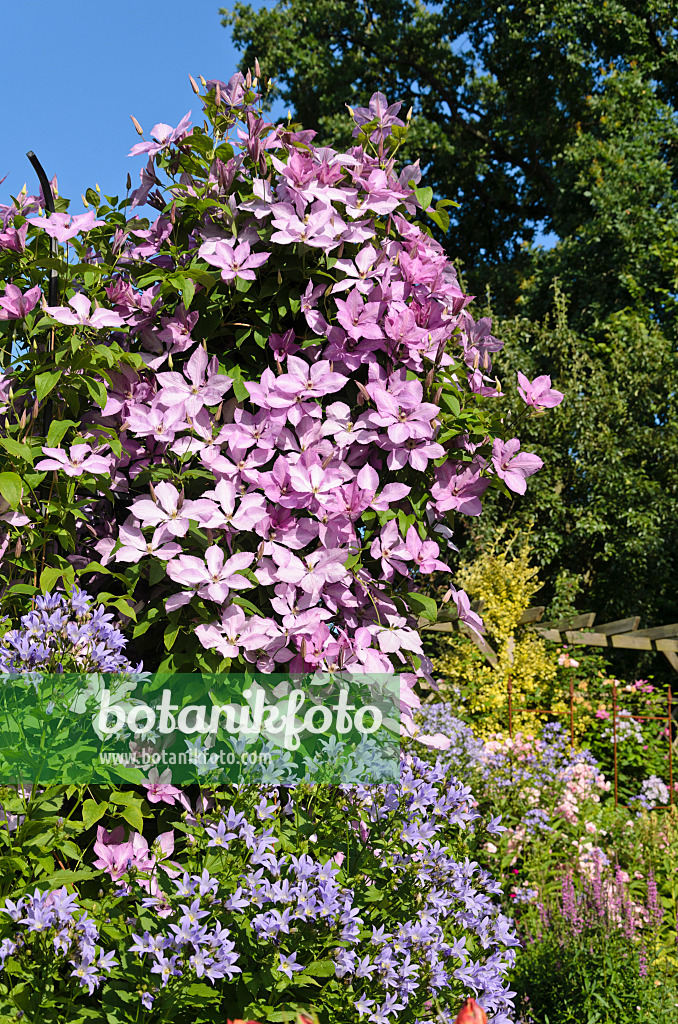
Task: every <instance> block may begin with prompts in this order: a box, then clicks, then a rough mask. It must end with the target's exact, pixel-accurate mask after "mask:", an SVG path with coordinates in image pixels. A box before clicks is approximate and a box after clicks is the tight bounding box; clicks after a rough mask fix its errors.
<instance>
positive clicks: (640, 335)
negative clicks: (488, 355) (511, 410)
mask: <svg viewBox="0 0 678 1024" xmlns="http://www.w3.org/2000/svg"><path fill="white" fill-rule="evenodd" d="M494 329H495V330H496V333H497V335H498V336H499V337H501V338H503V339H504V341H505V347H504V350H503V351H502V352H500V353H498V355H497V357H496V359H495V371H496V372H497V373H498V375H499V378H500V380H501V381H502V382H506V384H505V385H504V386H505V388H506V389H511V390H512V389H513V387H514V384H513V382H514V381H515V379H516V373H517V371H518V369H520V368H521V367H525V366H529V370H527V371H524V372H527V374H528V376H533V375H537V374H539V373H544V372H549V373H551V375H552V378H553V380H554V383H555V386H556V387H559V388H560V390H561V391H563V392H564V393H565V400H564V401H563V403H562V404H561V405H560V406H558V408H556V409H553V410H550V411H549V414H548V417H547V416H546V415H539V414H538V415H534V416H530V417H527V419H526V420H525V421H522V420H521V427H520V435H521V439H522V438H523V437H524V438H525V442H524V444H525V447H526V448H527V449H528V450H530V451H535V452H536V453H537V454H538V455H540V456H541V458H542V459H543V460H544V468H543V469H542V470H541V471H540V472H539V473H537V474H536V475H535V477H534V479H533V482H532V485H531V486H530V488H529V489H528V492H527V493H526V494H525V495H524V496H522V497H518V496H515V495H510V496H508V495H505V494H500V493H499V492H494V493H492V494H488V495H487V497H486V499H485V501H484V503H483V515H482V516H481V517H479V519H476V520H474V521H473V522H470V521H469V520H466V522H467V523H468V524H469V530H468V532H467V533H466V540H467V542H469V543H470V544H471V547H472V548H473V549H475V550H477V551H482V550H483V549H484V548H485V546H486V545H487V543H488V542H489V541H490V539H491V538H492V537H493V536H494V535H495V534H496V531H497V528H498V526H499V525H500V524H502V523H506V522H508V523H509V524H510V527H511V529H514V530H519V531H526V530H529V532H530V540H531V543H532V546H533V553H534V558H535V561H536V563H537V564H538V565H539V568H540V575H541V577H542V578H543V579H544V580H545V581H546V583H547V585H546V587H545V589H544V593H543V595H542V596H541V598H540V601H541V603H545V604H548V603H550V602H552V601H554V599H555V598H556V594H557V590H556V587H557V586H561V587H562V586H563V581H564V580H568V579H569V580H573V579H576V580H577V581H578V584H579V589H583V593H582V596H581V597H577V603H578V605H579V609H580V610H587V609H591V610H595V611H596V613H597V620H598V621H599V622H605V621H611V620H613V619H617V618H624V617H626V616H629V615H634V614H640V615H641V616H642V620H643V621H642V622H641V625H643V626H652V625H659V624H661V623H664V622H673V621H675V620H676V618H678V605H677V603H676V588H675V585H674V581H675V578H676V574H677V573H678V562H677V560H676V551H677V550H678V533H677V530H678V407H677V405H676V402H677V401H678V363H677V362H676V355H675V345H674V343H673V341H672V340H671V337H670V336H669V335H668V334H666V333H664V332H662V331H661V330H660V329H659V327H658V326H657V325H656V324H653V323H652V322H651V321H650V320H649V319H648V318H647V317H646V316H645V315H643V314H641V313H635V312H633V311H632V310H625V311H623V312H620V313H618V314H617V315H615V316H614V317H611V318H610V319H609V320H608V322H607V324H606V327H605V332H604V336H603V339H602V340H601V341H600V342H599V343H598V342H595V340H594V338H590V339H585V338H583V337H582V336H581V335H580V334H578V333H577V332H575V331H574V330H573V328H572V327H571V325H570V323H569V322H568V304H567V301H566V299H565V296H564V294H563V292H562V290H561V289H560V288H559V287H558V286H556V288H555V297H554V309H553V312H552V314H551V315H550V316H549V317H547V318H546V319H545V320H543V321H540V322H535V321H531V320H528V319H526V318H525V317H516V318H514V319H511V320H500V322H499V325H498V326H497V327H495V328H494ZM518 405H519V399H518V398H517V396H516V399H515V406H518ZM467 557H468V556H467ZM559 579H560V581H561V582H560V584H559V583H558V580H559ZM571 600H572V598H571ZM652 657H653V663H652V664H653V667H652V671H655V670H656V668H657V667H658V666H657V665H656V661H657V656H656V655H653V656H652ZM660 660H661V661H662V662H663V659H660ZM635 664H638V663H637V662H636V663H635Z"/></svg>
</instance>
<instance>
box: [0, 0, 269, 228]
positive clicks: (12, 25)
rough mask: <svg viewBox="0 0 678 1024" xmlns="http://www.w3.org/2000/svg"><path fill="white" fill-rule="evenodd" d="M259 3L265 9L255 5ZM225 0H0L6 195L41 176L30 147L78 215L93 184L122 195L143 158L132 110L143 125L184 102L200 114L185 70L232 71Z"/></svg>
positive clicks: (1, 167)
mask: <svg viewBox="0 0 678 1024" xmlns="http://www.w3.org/2000/svg"><path fill="white" fill-rule="evenodd" d="M255 5H256V6H259V4H258V3H256V0H255ZM223 6H227V0H192V2H191V3H186V0H182V2H180V0H162V2H159V0H115V2H114V3H102V0H88V2H84V0H58V2H55V0H49V2H48V0H26V2H24V3H21V4H18V3H7V4H3V13H2V35H3V57H2V62H0V96H1V97H2V106H3V122H4V127H3V144H2V147H0V178H2V177H3V176H4V175H5V174H7V179H6V181H5V182H4V183H3V184H2V185H1V186H0V202H3V201H7V198H8V196H9V195H10V194H12V195H16V193H17V192H18V191H19V190H20V189H21V187H22V186H23V184H24V182H27V184H28V190H29V192H37V190H38V183H37V181H36V178H35V174H34V172H33V169H32V167H31V165H30V164H29V162H28V160H27V159H26V151H27V150H29V149H32V150H34V151H35V153H36V155H37V157H38V159H39V160H40V161H41V162H42V164H43V166H44V168H45V170H46V171H47V175H48V177H49V178H51V177H52V175H53V174H55V173H56V175H57V179H58V183H59V192H60V194H61V195H63V196H66V197H68V198H70V199H71V207H70V209H71V212H73V213H81V212H82V210H83V205H82V200H81V198H80V195H81V193H83V192H84V191H85V189H86V188H88V187H90V186H92V187H93V186H94V184H95V182H98V183H99V185H100V187H101V190H102V192H104V193H108V194H109V195H115V194H120V195H122V194H124V190H125V179H126V176H127V172H128V171H129V172H130V174H131V175H132V181H133V183H134V184H136V183H137V181H138V176H139V169H140V167H141V165H142V162H143V158H142V157H130V158H129V159H128V158H127V155H126V154H127V153H128V152H129V150H130V148H131V147H132V146H133V145H134V143H135V142H138V141H139V136H138V135H137V134H136V132H135V130H134V127H133V125H132V122H131V121H130V114H134V116H135V117H136V118H137V120H138V121H139V122H140V123H141V125H142V127H143V128H144V131H145V136H144V137H145V138H148V137H149V131H150V129H151V128H152V127H153V125H154V124H156V123H157V122H159V121H164V122H166V123H167V124H171V125H176V124H177V123H178V122H179V121H180V120H181V118H182V117H183V115H184V114H185V113H187V111H188V110H192V112H193V120H194V121H195V120H197V121H199V120H200V104H199V102H198V97H197V96H195V94H194V93H193V92H192V90H191V86H190V83H189V81H188V74H189V72H190V74H192V75H193V77H194V78H197V77H198V75H201V74H202V75H204V76H205V78H221V79H228V78H229V77H230V75H231V74H232V73H233V72H234V71H235V70H236V62H237V59H238V53H237V51H236V50H235V48H234V46H233V44H232V42H231V38H230V32H229V30H228V29H226V28H222V26H221V19H220V17H219V8H220V7H223Z"/></svg>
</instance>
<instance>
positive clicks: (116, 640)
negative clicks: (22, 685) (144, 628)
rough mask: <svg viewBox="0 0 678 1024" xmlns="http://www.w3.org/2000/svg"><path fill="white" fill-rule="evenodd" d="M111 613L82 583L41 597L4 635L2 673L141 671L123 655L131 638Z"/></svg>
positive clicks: (0, 660)
mask: <svg viewBox="0 0 678 1024" xmlns="http://www.w3.org/2000/svg"><path fill="white" fill-rule="evenodd" d="M113 618H114V616H113V613H112V612H107V611H106V609H105V607H104V606H103V605H102V604H95V603H94V600H93V599H92V598H91V597H90V596H89V594H87V593H85V591H83V590H80V589H79V588H78V587H74V588H73V591H72V593H71V594H70V595H68V596H66V595H65V594H59V593H48V594H45V595H44V596H41V597H37V598H36V600H35V608H34V610H33V611H30V612H27V613H26V614H25V615H23V616H22V617H21V619H20V622H19V626H18V627H17V628H16V629H10V630H8V631H7V632H5V633H4V634H3V635H2V636H0V672H2V673H7V674H9V675H18V674H19V673H21V674H22V675H24V676H25V675H26V674H27V673H30V672H37V671H40V672H50V673H52V672H53V673H60V672H63V671H78V672H122V671H134V672H141V670H142V666H141V665H137V666H136V668H133V667H132V665H131V664H130V662H129V660H128V658H127V657H126V656H125V655H124V654H123V648H124V647H125V644H126V643H127V640H126V638H125V636H124V635H123V634H122V632H121V631H120V630H119V629H118V628H117V627H116V626H114V625H113Z"/></svg>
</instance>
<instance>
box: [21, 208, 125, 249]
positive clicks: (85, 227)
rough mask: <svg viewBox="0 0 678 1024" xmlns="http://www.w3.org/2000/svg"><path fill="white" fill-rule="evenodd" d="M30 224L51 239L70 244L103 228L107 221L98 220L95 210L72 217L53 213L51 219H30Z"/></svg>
mask: <svg viewBox="0 0 678 1024" xmlns="http://www.w3.org/2000/svg"><path fill="white" fill-rule="evenodd" d="M28 223H29V224H33V225H34V226H35V227H36V228H42V230H43V231H44V232H45V234H47V235H49V236H50V238H56V240H57V242H68V241H69V239H71V238H75V236H76V235H79V234H84V233H85V232H87V231H91V230H92V228H99V227H102V226H103V225H104V224H105V223H106V221H104V220H97V219H96V214H95V212H94V210H88V211H87V213H79V214H76V216H75V217H71V215H70V213H51V214H50V215H49V217H29V218H28Z"/></svg>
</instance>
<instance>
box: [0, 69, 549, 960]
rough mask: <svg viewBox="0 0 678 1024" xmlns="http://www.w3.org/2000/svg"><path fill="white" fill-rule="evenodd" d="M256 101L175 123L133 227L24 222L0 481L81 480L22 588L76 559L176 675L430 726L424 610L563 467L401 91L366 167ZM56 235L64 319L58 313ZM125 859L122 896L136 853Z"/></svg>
mask: <svg viewBox="0 0 678 1024" xmlns="http://www.w3.org/2000/svg"><path fill="white" fill-rule="evenodd" d="M250 82H251V79H250V81H248V80H247V79H246V78H245V76H242V75H239V74H238V75H234V76H233V77H232V78H231V80H230V81H229V82H227V83H226V82H219V81H216V80H214V81H208V82H207V83H206V85H205V86H204V90H205V91H204V94H203V96H202V101H203V103H204V113H205V118H206V121H205V126H204V127H200V128H198V127H193V126H192V125H191V122H190V120H189V115H186V117H185V118H184V119H183V120H182V121H181V122H180V123H179V125H178V126H177V127H176V128H172V127H171V126H169V125H165V124H163V123H159V124H157V125H155V126H154V128H153V129H152V131H151V137H150V139H147V140H145V141H141V142H138V143H137V144H136V145H135V146H133V147H132V155H141V156H143V158H144V161H145V165H144V167H143V169H142V171H141V175H140V185H139V187H138V188H137V189H136V190H135V191H134V192H133V193H132V196H131V198H130V199H129V200H127V199H126V200H124V201H121V202H120V203H119V204H118V207H117V208H116V209H115V210H112V209H109V208H108V207H103V206H101V205H99V206H97V212H96V213H95V211H94V210H92V209H88V211H87V212H86V213H84V214H79V215H76V216H71V215H70V214H66V213H52V214H50V215H49V216H43V215H38V214H39V213H40V211H41V210H43V208H44V203H43V201H42V198H41V197H40V196H35V197H29V196H25V197H23V198H22V200H21V209H20V208H19V207H18V206H13V207H3V208H2V209H3V211H4V212H3V214H2V224H1V226H2V232H1V233H0V267H1V268H2V273H3V275H4V280H5V287H4V290H2V292H1V294H0V333H2V334H3V335H4V337H5V338H8V337H9V336H10V335H11V336H12V337H14V334H15V333H16V332H18V335H20V336H21V339H22V340H23V341H25V343H26V346H25V347H26V352H27V353H28V356H27V357H26V358H27V360H28V362H27V364H26V366H27V368H26V369H25V370H23V369H21V367H19V368H18V369H17V368H16V367H14V366H12V367H11V368H10V367H8V366H7V367H5V368H4V372H3V374H2V384H1V388H2V391H1V394H0V398H1V400H2V405H3V408H4V414H5V415H6V416H7V417H8V418H7V423H8V424H9V425H8V426H7V427H6V428H5V434H3V442H4V441H5V440H6V441H7V444H8V447H6V448H5V446H4V443H3V446H0V447H1V448H2V451H0V459H5V456H6V457H7V458H6V462H8V463H9V460H10V458H12V457H14V458H17V459H21V458H23V457H25V458H26V459H29V462H28V463H27V466H29V467H30V469H31V470H34V471H35V473H36V474H40V473H43V472H47V471H50V470H51V471H53V472H55V473H56V474H57V476H56V479H55V478H52V479H51V482H52V484H53V491H52V497H51V498H50V500H49V501H46V500H45V498H46V493H45V496H44V497H43V496H42V492H40V499H39V500H38V498H37V497H36V496H35V494H34V491H35V485H34V484H33V483H32V484H31V488H30V489H29V488H24V489H23V490H19V489H17V488H15V487H14V485H13V483H12V481H8V487H9V488H10V492H11V494H12V496H13V498H14V497H16V501H17V502H18V501H19V499H21V502H22V505H21V507H13V508H12V510H11V513H10V512H9V511H8V510H5V513H3V523H2V525H3V535H2V538H0V547H1V548H2V551H3V554H2V561H1V562H0V577H2V579H3V585H4V584H5V583H7V585H8V586H9V585H10V583H9V581H10V580H12V582H14V581H17V580H18V579H20V580H21V581H24V583H23V585H24V586H29V589H30V584H28V583H27V582H25V581H28V580H29V579H31V580H32V579H34V575H35V565H36V564H37V560H38V559H42V558H48V557H50V558H51V557H52V555H54V557H55V558H56V561H55V563H54V564H55V566H58V567H59V568H60V569H62V570H64V567H67V566H71V567H72V571H73V573H74V574H75V573H77V574H85V575H86V581H85V582H88V581H89V580H90V579H92V580H93V581H94V582H96V583H97V588H96V589H97V590H101V591H103V592H105V593H107V594H109V595H110V599H111V600H112V601H122V602H125V601H126V602H127V603H128V604H127V607H131V608H133V609H134V615H135V616H136V625H135V627H134V638H133V640H132V644H133V646H134V647H135V653H136V655H137V658H139V659H140V658H143V660H144V663H145V664H147V665H148V666H149V668H154V667H159V666H162V668H163V670H168V671H174V670H187V671H195V670H196V669H197V668H201V669H208V670H210V671H213V670H214V671H222V670H226V669H229V670H231V671H236V670H243V669H244V668H245V667H250V666H255V667H256V668H257V669H258V670H259V671H273V670H275V669H279V668H280V667H284V666H290V667H291V668H293V670H294V671H306V670H310V669H315V668H320V669H321V670H326V669H328V668H332V667H334V668H336V667H337V666H340V667H341V668H343V669H346V670H350V671H357V672H374V671H376V672H386V673H390V672H392V671H393V670H398V671H402V672H403V673H404V676H405V675H406V676H407V681H406V682H403V696H402V707H403V714H405V715H411V714H412V711H413V709H414V708H415V707H416V700H417V697H416V692H415V684H416V680H417V679H418V678H420V677H422V676H425V675H427V674H428V673H429V667H428V665H427V663H426V660H425V659H424V657H423V652H422V648H421V640H420V637H419V633H418V628H417V610H418V608H419V607H420V605H417V600H416V592H417V589H418V588H420V587H422V586H425V580H426V577H427V576H428V575H429V574H431V573H441V574H448V573H449V571H450V566H449V564H448V562H449V557H450V554H451V553H453V552H454V551H455V550H456V549H455V548H454V545H453V544H452V537H453V530H454V527H455V525H456V524H457V523H458V522H459V517H460V516H467V515H468V516H477V515H480V514H481V512H482V503H483V496H484V494H485V492H486V490H487V489H488V488H489V487H493V486H497V485H498V484H500V483H503V484H504V485H506V486H507V487H508V488H509V489H510V490H513V491H514V492H516V493H520V494H522V493H524V491H525V489H526V481H527V478H528V477H529V476H531V475H532V474H533V473H534V472H536V471H537V469H539V468H540V466H541V460H540V459H539V458H538V457H537V456H536V455H533V454H530V453H526V452H523V451H521V450H520V442H519V440H518V439H516V438H509V439H507V438H505V437H503V436H497V435H498V433H499V427H498V424H500V423H501V417H500V416H497V409H498V404H499V403H500V402H501V401H503V396H502V394H501V392H500V390H499V389H498V387H497V386H496V384H495V383H493V382H492V380H491V378H490V377H489V372H490V369H491V355H492V353H494V352H496V351H497V350H498V349H499V348H500V347H501V341H500V340H498V339H496V338H494V337H493V336H492V334H491V326H492V325H491V322H490V321H489V319H488V318H483V319H482V320H479V321H478V322H475V321H474V319H473V317H472V315H471V313H470V312H469V309H468V308H467V307H468V305H469V302H470V301H471V299H470V297H469V296H467V295H465V294H464V293H463V290H462V288H461V286H460V284H459V281H458V278H457V275H456V273H455V270H454V268H453V266H452V264H451V262H450V260H449V259H448V257H447V255H446V254H445V252H444V250H443V248H442V246H441V245H440V244H439V243H438V242H437V241H436V240H435V239H434V238H433V237H432V236H431V234H430V233H429V231H428V229H427V221H426V217H427V214H426V210H427V209H429V208H430V199H429V198H428V191H427V190H426V189H421V188H420V187H419V182H420V181H421V177H422V175H421V169H420V167H419V166H418V162H417V163H416V164H412V165H409V166H408V167H405V168H402V169H397V167H396V159H397V151H398V147H399V145H400V140H401V137H402V134H403V133H404V131H405V122H404V121H403V120H401V119H400V118H399V116H398V114H399V111H400V106H401V105H400V104H399V103H393V104H389V103H388V101H387V99H386V98H385V97H384V96H383V95H382V94H381V93H375V95H374V96H373V97H372V98H371V100H370V102H369V105H368V106H367V107H365V108H360V109H358V110H356V111H354V112H353V115H352V116H353V143H354V144H353V145H352V146H351V147H350V149H349V150H348V151H347V152H344V153H340V152H337V151H336V150H334V149H332V148H329V147H325V146H322V145H321V144H318V142H317V141H316V139H315V133H313V132H309V131H304V130H299V129H296V128H294V127H293V126H292V127H290V125H289V124H282V125H275V124H271V123H268V122H267V121H266V119H265V117H264V114H263V112H262V110H261V107H260V105H259V97H258V96H257V94H256V91H255V89H254V88H253V87H250ZM196 88H197V87H196ZM22 211H23V212H22ZM142 214H147V216H142ZM26 218H27V219H26ZM95 229H96V230H95ZM50 240H55V241H56V243H57V248H58V250H59V253H60V256H59V257H58V258H59V260H60V263H59V266H60V271H59V273H60V295H61V299H60V301H61V302H62V303H63V304H62V305H54V306H45V305H44V299H43V306H42V313H43V315H42V316H40V307H39V306H38V303H39V301H40V296H41V295H45V294H46V293H47V292H48V288H46V287H45V285H46V279H45V280H42V278H41V274H42V276H43V277H44V272H43V271H42V270H41V267H42V266H43V264H42V263H40V260H44V259H47V258H48V256H49V252H50V248H49V246H50ZM66 244H68V251H69V252H70V253H71V255H72V252H73V251H75V253H76V255H77V260H73V259H70V258H67V253H66V250H65V249H63V248H59V247H64V246H65V245H66ZM36 282H41V283H36ZM27 314H30V315H27ZM22 332H23V333H22ZM18 335H17V336H18ZM11 348H12V345H11V344H9V346H6V349H7V351H8V352H9V351H11ZM518 380H519V384H520V389H521V395H522V397H523V400H524V401H525V402H527V403H528V405H531V406H533V407H534V408H537V409H544V408H550V407H553V406H554V405H556V404H558V402H559V401H560V397H561V396H560V392H557V391H556V390H555V389H553V388H552V387H551V381H550V378H548V377H538V378H536V380H534V381H532V382H530V381H529V380H528V379H527V378H526V377H524V376H523V375H519V378H518ZM13 396H19V397H18V399H15V398H14V397H13ZM46 396H49V402H48V406H47V408H45V407H44V402H45V397H46ZM41 409H42V413H41ZM50 416H51V420H50ZM39 430H44V431H45V434H44V435H41V434H39V433H38V431H39ZM48 431H49V434H48ZM31 438H32V441H31V440H30V439H31ZM27 439H28V440H27ZM17 446H18V447H17ZM26 446H27V447H26ZM31 446H32V447H31ZM36 446H37V447H36ZM27 451H28V454H27ZM2 452H4V453H5V454H2ZM12 453H14V455H12ZM40 455H42V456H43V457H42V458H40V457H39V456H40ZM35 456H38V457H37V458H35ZM33 459H35V461H34V463H31V461H30V460H33ZM0 468H2V469H6V470H7V471H8V472H14V469H15V467H14V466H13V465H12V464H11V463H10V464H7V465H6V466H3V467H0ZM63 484H67V486H62V485H63ZM44 486H45V485H44V484H43V483H42V482H39V487H40V488H43V487H44ZM56 495H58V497H57V496H56ZM55 509H56V511H55ZM50 517H52V518H50ZM64 524H67V525H66V526H65V525H64ZM41 531H42V532H41ZM66 534H68V536H66ZM45 536H49V537H50V538H51V539H50V542H49V544H48V545H47V546H45V543H44V538H45ZM19 540H21V544H20V545H18V546H17V541H19ZM50 544H51V545H52V547H50V546H49V545H50ZM52 548H53V550H52ZM17 551H18V554H17V553H16V552H17ZM12 552H14V556H13V557H12ZM18 596H20V595H17V599H18ZM453 598H454V604H455V606H456V608H457V611H458V614H459V619H460V620H461V621H462V622H464V623H466V625H467V626H468V627H469V628H471V629H475V630H478V631H480V630H481V629H482V623H481V622H480V619H479V618H478V616H476V615H475V614H474V613H473V612H472V610H471V608H470V603H469V601H468V598H467V597H466V595H465V594H464V593H463V592H462V591H459V592H457V591H453ZM118 607H120V605H118ZM123 607H125V605H124V603H123ZM168 616H169V617H170V620H171V628H169V629H167V619H168ZM158 652H160V653H158ZM164 786H165V783H164V782H163V781H162V780H161V779H160V778H159V777H158V778H157V779H155V780H154V788H153V790H152V791H151V790H149V794H151V793H152V796H153V798H154V799H156V798H157V800H163V799H164V798H166V799H167V802H169V800H171V799H172V798H173V796H174V797H175V796H176V794H172V792H171V787H169V788H163V787H164ZM98 843H99V848H98V851H97V852H98V854H99V857H100V860H101V861H102V864H105V865H106V867H105V868H103V867H102V870H104V869H105V870H109V871H111V872H113V873H114V874H116V875H118V876H120V877H121V876H122V874H123V873H124V863H123V862H125V863H126V861H125V858H129V851H128V850H126V849H125V848H123V847H125V844H116V843H113V844H107V843H106V841H105V838H101V839H99V840H98ZM118 845H119V846H120V849H117V846H118ZM114 847H116V849H114ZM132 854H133V855H137V854H139V855H140V853H139V851H136V853H135V851H134V850H132ZM290 969H292V965H290Z"/></svg>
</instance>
